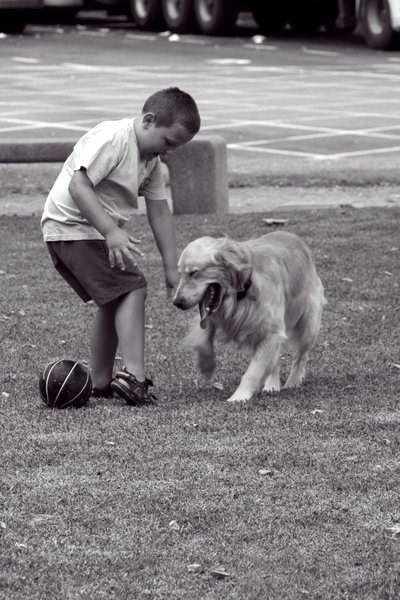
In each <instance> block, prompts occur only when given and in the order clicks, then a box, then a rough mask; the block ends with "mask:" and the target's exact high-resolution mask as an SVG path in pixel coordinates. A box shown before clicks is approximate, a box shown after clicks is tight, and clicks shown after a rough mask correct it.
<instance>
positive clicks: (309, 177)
mask: <svg viewBox="0 0 400 600" xmlns="http://www.w3.org/2000/svg"><path fill="white" fill-rule="evenodd" d="M254 158H255V160H253V161H251V163H248V164H247V165H245V164H243V162H241V161H239V160H235V157H233V158H232V157H231V158H228V170H229V180H230V182H231V187H230V189H229V212H230V213H239V214H244V213H249V212H271V211H275V212H276V211H289V210H296V209H323V208H332V207H339V206H342V205H346V206H352V207H354V208H363V207H371V206H381V207H388V208H390V207H394V206H400V176H399V171H400V170H399V169H398V168H397V164H396V163H397V161H396V159H395V157H394V156H393V157H391V159H390V160H388V157H387V156H386V157H385V158H384V157H380V159H379V160H377V161H376V163H375V164H374V168H368V165H367V164H365V163H364V164H363V161H361V160H360V161H359V163H355V162H354V161H352V163H351V164H346V165H344V164H343V163H342V164H339V163H333V164H332V163H331V164H324V165H316V164H315V163H308V162H306V161H303V160H302V161H293V160H290V161H288V160H285V159H283V160H280V161H276V159H275V160H274V161H272V160H271V161H265V158H264V160H263V161H261V160H259V159H258V160H257V158H256V157H254ZM60 169H61V164H57V163H49V164H39V163H32V164H30V165H27V164H20V165H16V164H8V165H7V164H0V182H1V183H0V215H40V214H41V212H42V210H43V205H44V201H45V199H46V196H47V192H48V190H49V189H50V188H51V186H52V184H53V183H54V181H55V179H56V178H57V176H58V173H59V171H60ZM249 184H250V185H249ZM232 185H233V186H234V187H232ZM239 186H240V187H239ZM167 194H168V195H169V200H170V188H169V187H167ZM141 200H142V199H141ZM139 212H140V213H143V212H144V202H143V201H141V202H140V208H139Z"/></svg>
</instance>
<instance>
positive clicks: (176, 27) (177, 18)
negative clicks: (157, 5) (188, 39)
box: [161, 0, 196, 33]
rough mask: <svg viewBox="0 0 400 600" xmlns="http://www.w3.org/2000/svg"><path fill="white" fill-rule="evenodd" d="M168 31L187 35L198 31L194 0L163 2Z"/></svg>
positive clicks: (164, 0) (162, 0)
mask: <svg viewBox="0 0 400 600" xmlns="http://www.w3.org/2000/svg"><path fill="white" fill-rule="evenodd" d="M161 5H162V12H163V16H164V21H165V24H166V26H167V29H169V30H170V31H172V32H173V33H186V32H188V31H194V30H195V29H196V27H195V25H196V20H195V16H194V7H193V0H161Z"/></svg>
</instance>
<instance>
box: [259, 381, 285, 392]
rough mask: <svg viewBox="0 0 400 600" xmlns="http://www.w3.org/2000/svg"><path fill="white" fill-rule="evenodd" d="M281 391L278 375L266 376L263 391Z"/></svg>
mask: <svg viewBox="0 0 400 600" xmlns="http://www.w3.org/2000/svg"><path fill="white" fill-rule="evenodd" d="M280 391H281V382H280V379H279V377H278V378H277V379H276V378H273V377H268V379H267V380H266V382H265V384H264V387H263V392H267V393H271V392H280Z"/></svg>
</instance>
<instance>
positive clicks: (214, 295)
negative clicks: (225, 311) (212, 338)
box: [199, 283, 222, 329]
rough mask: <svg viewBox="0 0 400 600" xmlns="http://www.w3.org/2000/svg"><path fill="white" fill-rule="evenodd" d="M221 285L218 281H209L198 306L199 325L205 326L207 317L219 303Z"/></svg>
mask: <svg viewBox="0 0 400 600" xmlns="http://www.w3.org/2000/svg"><path fill="white" fill-rule="evenodd" d="M221 300H222V298H221V286H220V285H219V284H218V283H210V285H209V286H208V288H207V290H206V293H205V294H204V296H203V299H202V300H201V302H200V304H199V308H200V327H201V328H202V329H205V328H206V327H207V319H208V317H211V315H212V314H213V313H215V311H216V310H218V308H219V306H220V304H221Z"/></svg>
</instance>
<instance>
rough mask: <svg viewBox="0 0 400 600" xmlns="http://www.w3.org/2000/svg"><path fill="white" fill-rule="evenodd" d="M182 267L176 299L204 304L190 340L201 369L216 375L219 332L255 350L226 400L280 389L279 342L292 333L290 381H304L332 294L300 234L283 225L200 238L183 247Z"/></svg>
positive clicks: (180, 302) (185, 305) (186, 306)
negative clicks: (236, 237) (257, 232)
mask: <svg viewBox="0 0 400 600" xmlns="http://www.w3.org/2000/svg"><path fill="white" fill-rule="evenodd" d="M178 268H179V273H180V281H179V285H178V288H177V290H176V294H175V298H174V304H175V306H177V307H178V308H181V309H183V310H187V309H189V308H192V307H193V306H195V305H197V304H198V305H199V307H200V322H199V323H196V324H195V326H194V327H193V329H192V330H191V331H190V333H189V335H188V336H187V343H188V344H189V345H190V346H191V347H192V348H193V349H194V350H195V351H196V352H197V365H198V369H199V371H200V372H201V373H202V375H204V376H205V377H206V378H207V379H210V378H211V376H212V374H213V372H214V369H215V366H216V361H215V353H214V337H215V334H216V333H217V332H218V333H219V334H222V336H221V337H222V341H224V342H226V343H228V342H235V343H236V345H237V347H238V348H239V349H240V350H246V351H248V352H249V353H250V355H251V357H252V358H251V362H250V365H249V367H248V369H247V371H246V372H245V374H244V375H243V376H242V378H241V382H240V385H239V387H238V389H237V390H236V391H235V392H234V394H233V395H232V396H231V397H230V398H229V399H228V402H244V401H246V400H250V398H252V397H254V396H256V395H257V394H258V393H260V392H261V391H266V392H269V391H273V390H275V391H279V390H280V389H281V382H280V377H279V361H280V348H281V344H282V342H283V341H284V340H286V339H288V340H290V342H291V343H292V344H293V346H294V358H293V363H292V369H291V372H290V375H289V378H288V380H287V381H286V384H285V386H284V387H285V388H287V387H292V386H297V385H300V383H301V382H302V380H303V378H304V376H305V372H306V365H307V360H308V354H309V351H310V349H311V348H312V346H313V345H314V343H315V340H316V338H317V335H318V331H319V328H320V323H321V315H322V307H323V305H324V303H325V302H326V301H325V298H324V288H323V286H322V283H321V280H320V279H319V277H318V275H317V272H316V269H315V262H314V257H313V254H312V252H311V250H310V249H309V247H308V246H307V245H306V244H305V243H304V242H303V241H302V240H301V239H300V238H299V237H298V236H297V235H295V234H293V233H286V232H280V231H278V232H274V233H269V234H267V235H264V236H262V237H260V238H257V239H252V240H249V241H245V242H236V241H233V240H230V239H228V238H227V237H225V238H218V239H216V238H212V237H202V238H199V239H197V240H195V241H193V242H191V243H190V244H189V245H188V246H187V247H186V248H185V250H184V251H183V252H182V255H181V257H180V259H179V263H178Z"/></svg>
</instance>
